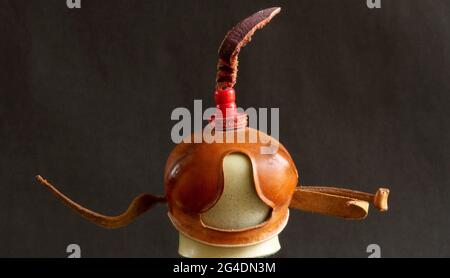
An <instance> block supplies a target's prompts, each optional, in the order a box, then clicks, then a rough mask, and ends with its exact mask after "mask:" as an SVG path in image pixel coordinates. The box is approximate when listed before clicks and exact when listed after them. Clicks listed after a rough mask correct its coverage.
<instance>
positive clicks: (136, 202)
mask: <svg viewBox="0 0 450 278" xmlns="http://www.w3.org/2000/svg"><path fill="white" fill-rule="evenodd" d="M36 180H37V181H38V182H40V183H41V184H42V185H44V186H45V187H47V188H48V189H49V190H50V191H51V192H52V193H53V194H54V195H55V196H56V197H58V199H60V200H61V201H62V202H63V203H64V204H66V205H67V206H69V207H70V208H71V209H73V210H74V211H75V212H77V213H78V214H80V215H81V216H83V217H84V218H86V219H88V220H90V221H92V222H94V223H95V224H97V225H99V226H102V227H104V228H111V229H115V228H121V227H124V226H126V225H128V224H130V223H131V222H132V221H133V220H134V219H135V218H136V217H138V216H139V215H141V214H142V213H144V212H146V211H147V210H149V209H150V208H152V207H153V206H154V205H155V204H156V203H162V202H166V198H165V197H159V196H154V195H151V194H146V193H143V194H141V195H139V196H137V197H136V198H134V199H133V201H131V203H130V205H129V206H128V209H127V210H126V211H125V212H123V213H122V214H119V215H116V216H108V215H103V214H100V213H98V212H95V211H92V210H90V209H87V208H85V207H83V206H82V205H80V204H78V203H76V202H75V201H72V200H71V199H70V198H69V197H67V196H66V195H64V194H63V193H61V192H60V191H59V190H58V189H56V188H55V187H54V186H53V185H52V184H51V183H50V182H49V181H47V180H46V179H44V178H43V177H41V176H39V175H38V176H36Z"/></svg>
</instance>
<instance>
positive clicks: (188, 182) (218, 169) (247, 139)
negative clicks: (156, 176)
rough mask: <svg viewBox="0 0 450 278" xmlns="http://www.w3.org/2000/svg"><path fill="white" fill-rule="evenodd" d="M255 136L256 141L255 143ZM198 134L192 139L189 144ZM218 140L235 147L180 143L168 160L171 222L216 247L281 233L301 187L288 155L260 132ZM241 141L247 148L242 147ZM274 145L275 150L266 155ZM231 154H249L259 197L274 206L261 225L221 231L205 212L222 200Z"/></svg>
mask: <svg viewBox="0 0 450 278" xmlns="http://www.w3.org/2000/svg"><path fill="white" fill-rule="evenodd" d="M253 135H255V137H254V139H256V141H255V142H253V141H252V140H251V138H252V136H253ZM195 136H196V135H195V134H193V135H191V139H190V142H193V141H194V137H195ZM214 136H215V138H221V140H222V141H223V142H226V141H225V140H226V137H227V136H228V137H229V138H230V137H231V138H233V141H232V142H234V143H212V144H209V143H206V142H201V143H181V144H179V145H177V146H176V147H175V149H174V150H173V151H172V153H171V154H170V155H169V158H168V160H167V164H166V167H165V174H164V183H165V189H166V195H167V200H168V205H169V217H170V218H171V220H172V223H173V224H174V226H175V227H176V228H177V229H178V230H179V231H180V232H182V233H183V234H184V235H186V236H188V237H190V238H194V239H196V240H198V241H201V242H204V243H208V244H211V245H218V246H240V245H250V244H255V243H258V242H261V241H264V240H267V239H269V238H270V237H272V236H275V235H276V234H278V233H279V232H280V231H281V229H282V227H284V225H285V224H286V222H287V216H288V207H289V204H290V202H291V197H292V195H293V193H294V190H295V187H296V186H297V182H298V172H297V169H296V167H295V164H294V162H293V160H292V158H291V156H290V155H289V153H288V151H287V150H286V149H285V148H284V147H283V146H282V145H281V144H280V143H279V142H278V141H277V140H276V139H274V138H273V137H270V136H269V135H267V134H265V133H263V132H261V131H258V130H256V129H251V128H245V129H240V130H231V131H216V133H215V134H214ZM239 136H242V137H241V138H243V139H244V140H242V142H244V143H238V142H239V141H238V138H239ZM268 145H272V147H274V148H276V149H277V151H276V152H274V153H273V154H264V153H262V151H261V150H262V149H261V148H262V147H267V146H268ZM231 153H241V154H244V155H246V156H247V157H248V158H249V159H250V161H251V164H252V175H253V180H254V184H255V189H256V193H257V194H258V196H259V198H261V200H262V201H263V202H264V203H265V204H267V205H268V206H269V207H271V209H272V212H271V215H270V217H269V218H268V219H267V220H266V221H265V222H264V223H262V224H260V225H256V226H254V227H251V228H247V229H243V230H219V229H216V228H214V227H210V226H207V225H205V224H204V223H203V222H202V221H201V213H203V212H205V211H207V210H209V209H210V208H211V207H212V206H214V204H215V203H216V202H217V201H218V200H219V198H220V195H221V194H222V191H223V159H224V158H225V157H226V156H227V155H228V154H231Z"/></svg>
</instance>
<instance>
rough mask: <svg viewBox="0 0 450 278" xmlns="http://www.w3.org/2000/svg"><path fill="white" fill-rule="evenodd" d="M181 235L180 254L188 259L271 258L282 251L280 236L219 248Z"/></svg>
mask: <svg viewBox="0 0 450 278" xmlns="http://www.w3.org/2000/svg"><path fill="white" fill-rule="evenodd" d="M179 235H180V236H179V247H178V253H179V254H180V255H181V256H183V257H186V258H257V257H266V256H270V255H272V254H275V253H276V252H278V251H279V250H280V249H281V246H280V242H279V240H278V236H275V237H273V238H271V239H268V240H266V241H263V242H261V243H257V244H254V245H250V246H240V247H219V246H211V245H206V244H204V243H201V242H198V241H196V240H193V239H190V238H188V237H186V236H184V235H183V234H181V233H180V234H179Z"/></svg>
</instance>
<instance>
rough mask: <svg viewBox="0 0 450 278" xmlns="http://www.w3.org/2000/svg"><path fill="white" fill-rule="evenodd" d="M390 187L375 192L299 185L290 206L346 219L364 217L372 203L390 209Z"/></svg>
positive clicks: (383, 208) (378, 207)
mask: <svg viewBox="0 0 450 278" xmlns="http://www.w3.org/2000/svg"><path fill="white" fill-rule="evenodd" d="M388 196H389V189H387V188H379V189H378V191H377V192H376V193H375V194H370V193H365V192H360V191H354V190H349V189H344V188H336V187H326V186H299V187H297V188H296V189H295V192H294V195H293V196H292V199H291V203H290V205H289V206H290V207H291V208H295V209H300V210H304V211H309V212H316V213H321V214H326V215H331V216H337V217H343V218H346V219H363V218H365V217H366V216H367V214H368V211H369V203H372V204H373V205H374V206H375V207H376V208H377V209H378V210H379V211H381V212H383V211H387V210H388Z"/></svg>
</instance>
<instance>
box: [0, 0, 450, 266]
mask: <svg viewBox="0 0 450 278" xmlns="http://www.w3.org/2000/svg"><path fill="white" fill-rule="evenodd" d="M275 5H277V6H281V7H282V12H281V14H280V15H278V16H277V17H276V18H275V19H274V20H273V22H272V23H270V24H269V25H268V26H267V27H266V28H265V29H264V30H262V31H258V32H257V33H256V34H255V37H254V38H253V40H252V42H251V43H250V44H249V45H248V46H247V47H246V48H244V49H243V51H242V53H241V55H240V67H239V78H238V84H237V87H236V90H237V94H238V105H240V106H241V107H244V108H246V107H249V106H253V107H279V108H280V118H281V127H280V140H281V142H283V144H284V145H285V146H286V147H287V149H288V150H289V151H290V153H291V155H292V157H293V158H294V160H295V161H296V164H297V167H298V169H299V172H300V175H301V178H300V181H301V182H302V183H305V184H327V185H338V186H343V187H349V188H354V189H359V190H364V191H368V192H375V190H376V188H377V187H378V186H380V185H388V186H389V187H390V189H391V192H392V194H391V199H390V210H389V212H387V213H385V214H380V213H378V212H376V210H374V209H372V211H371V213H370V214H369V217H368V218H367V219H366V220H364V221H345V220H341V219H334V218H331V217H326V216H320V215H313V214H308V213H303V212H299V211H291V217H290V221H289V224H288V226H287V227H286V229H285V230H284V231H283V232H282V234H281V236H280V239H281V243H282V250H281V251H280V252H279V253H278V254H277V256H279V257H350V256H351V257H367V256H368V254H367V253H366V246H367V245H368V244H370V243H376V244H378V245H380V246H381V255H382V256H384V257H395V256H406V257H423V256H437V257H441V256H450V245H449V244H448V242H449V237H450V221H449V216H448V213H449V211H450V204H449V194H450V187H449V186H450V182H449V181H450V179H449V178H450V174H449V169H450V163H449V162H450V152H449V148H448V144H449V142H450V132H449V128H448V126H449V124H450V112H449V107H450V106H449V102H450V98H449V93H450V77H449V73H450V27H449V26H450V2H449V1H447V0H440V1H439V0H433V1H423V0H415V1H413V0H395V1H392V0H382V8H381V9H368V8H367V6H366V0H345V1H338V0H335V1H330V0H301V1H245V2H244V1H144V0H129V1H125V0H123V1H111V0H109V1H93V0H89V1H87V0H82V8H81V9H73V10H70V9H68V8H67V7H66V1H65V0H60V1H56V0H55V1H0V96H1V98H0V256H2V257H66V256H67V254H66V252H65V250H66V246H67V245H68V244H70V243H77V244H79V245H80V246H81V250H82V256H84V257H159V256H164V257H176V256H177V246H178V235H177V232H176V230H175V229H173V228H172V226H171V224H170V222H169V220H168V218H167V216H166V211H167V208H166V207H165V206H164V205H160V206H158V207H157V208H155V209H153V210H151V211H150V212H147V213H146V214H145V215H144V216H142V217H140V218H139V219H138V220H137V221H135V223H133V224H132V225H130V226H128V227H126V228H122V229H118V230H106V229H102V228H99V227H97V226H95V225H93V224H91V223H89V222H87V221H86V220H84V219H82V218H81V217H79V216H77V215H75V214H74V213H73V212H72V211H71V210H70V209H68V208H67V207H65V206H63V205H62V204H61V203H59V201H57V200H56V198H54V196H52V195H51V194H50V193H49V192H48V191H47V190H46V189H45V188H43V187H42V186H40V185H39V184H37V183H36V182H35V181H34V176H35V175H36V174H38V173H39V174H42V175H43V176H46V177H48V178H49V179H50V180H51V181H53V182H54V183H55V184H56V185H58V187H59V188H60V189H61V190H62V191H63V192H64V193H66V194H67V195H69V196H70V197H72V198H73V199H74V200H76V201H79V202H80V203H82V204H83V205H85V206H87V207H89V208H92V209H94V210H97V211H100V212H103V213H107V214H115V213H119V212H121V211H122V210H124V209H125V208H126V207H127V205H128V203H129V201H130V200H131V199H132V198H133V197H134V196H136V195H137V194H139V193H141V192H149V193H155V194H163V175H162V172H163V167H164V163H165V159H166V157H167V156H168V154H169V153H170V151H171V149H172V148H173V147H174V144H173V143H172V142H171V139H170V131H171V128H172V126H173V124H174V123H175V122H173V121H171V119H170V115H171V112H172V110H173V109H174V108H176V107H180V106H187V107H188V108H190V109H192V108H193V100H194V99H203V101H204V107H206V106H208V107H209V106H212V105H214V104H213V97H212V96H213V90H214V79H215V66H216V63H217V49H218V46H219V44H220V42H221V40H222V38H223V36H224V35H225V34H226V32H227V31H228V30H229V29H230V28H231V27H232V26H233V25H234V24H235V23H237V22H238V21H240V20H241V19H243V18H245V17H246V16H248V15H250V14H252V13H253V12H255V11H257V10H259V9H262V8H266V7H270V6H275Z"/></svg>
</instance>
